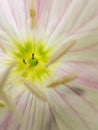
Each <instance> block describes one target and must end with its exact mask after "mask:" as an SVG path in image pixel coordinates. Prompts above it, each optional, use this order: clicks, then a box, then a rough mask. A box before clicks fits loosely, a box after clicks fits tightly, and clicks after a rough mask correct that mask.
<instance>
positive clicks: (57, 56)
mask: <svg viewBox="0 0 98 130" xmlns="http://www.w3.org/2000/svg"><path fill="white" fill-rule="evenodd" d="M75 43H76V41H69V42H68V43H66V44H65V45H63V46H62V48H60V49H59V50H58V51H57V52H56V53H55V54H54V55H53V56H52V57H51V58H50V60H49V61H48V62H47V64H46V67H48V66H49V65H51V64H53V63H54V62H55V61H57V60H59V59H60V58H61V57H62V56H64V55H65V54H66V53H67V52H68V51H69V50H70V49H71V48H72V47H73V46H74V45H75Z"/></svg>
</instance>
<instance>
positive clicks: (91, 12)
mask: <svg viewBox="0 0 98 130" xmlns="http://www.w3.org/2000/svg"><path fill="white" fill-rule="evenodd" d="M27 34H29V35H30V36H32V35H35V36H36V37H37V38H40V37H43V38H45V40H46V41H47V42H46V47H47V48H48V47H50V46H51V45H54V46H55V49H53V51H52V52H51V56H50V57H51V58H53V57H54V56H55V55H56V56H59V53H61V52H62V49H63V48H64V47H65V45H66V44H67V43H68V42H69V43H70V41H76V43H75V45H74V46H73V47H72V48H70V50H68V52H67V53H63V56H62V58H60V59H59V58H58V60H57V61H56V63H57V66H56V67H55V65H54V66H52V63H51V64H50V65H51V66H52V68H54V75H52V76H49V78H48V79H45V83H44V85H46V87H47V84H49V83H51V82H53V81H55V80H56V79H59V78H60V77H62V76H65V75H69V74H71V73H72V74H76V75H77V78H76V79H75V80H73V81H72V82H68V83H64V82H63V83H62V84H58V85H57V87H55V88H52V87H50V88H46V97H47V101H46V102H44V101H42V100H40V99H39V98H38V97H37V96H36V95H34V93H32V92H31V91H30V90H29V89H28V88H26V87H24V84H22V83H21V84H20V82H18V83H17V81H16V77H14V76H12V74H11V75H9V76H8V81H9V82H10V83H9V82H8V83H7V84H6V85H5V88H4V90H5V92H6V93H9V94H10V96H11V97H12V99H13V105H15V107H16V108H15V109H17V111H18V112H19V113H21V115H22V116H23V119H24V121H23V122H22V123H20V122H19V121H18V119H17V118H16V117H15V115H14V114H13V113H12V112H9V109H8V108H7V107H5V106H4V105H3V104H2V102H1V107H0V130H13V129H14V130H98V100H97V99H98V1H97V0H29V1H27V0H3V1H2V2H1V3H0V41H1V42H0V47H1V49H0V83H1V82H2V75H3V74H4V73H5V71H6V70H7V68H8V64H7V62H9V52H8V51H9V50H10V48H11V49H13V50H14V51H15V49H16V48H15V47H14V46H13V39H18V40H19V41H22V42H23V40H24V38H25V36H26V35H27ZM22 42H21V43H20V44H22ZM13 77H14V80H13ZM19 78H20V77H19ZM19 80H20V79H19ZM0 87H2V86H1V84H0ZM5 105H6V102H5Z"/></svg>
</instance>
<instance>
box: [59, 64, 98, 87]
mask: <svg viewBox="0 0 98 130" xmlns="http://www.w3.org/2000/svg"><path fill="white" fill-rule="evenodd" d="M93 66H94V67H92V66H91V65H89V66H88V65H81V66H80V65H77V64H72V63H71V64H70V63H69V64H68V63H67V62H66V65H64V67H62V68H63V69H61V70H60V72H61V73H66V74H68V73H71V72H74V73H76V75H77V76H78V78H77V80H76V83H78V84H80V85H85V86H86V87H90V88H96V89H97V88H98V81H97V76H98V74H97V73H96V70H97V68H98V67H97V66H96V65H93Z"/></svg>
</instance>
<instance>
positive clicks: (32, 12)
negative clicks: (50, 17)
mask: <svg viewBox="0 0 98 130" xmlns="http://www.w3.org/2000/svg"><path fill="white" fill-rule="evenodd" d="M29 6H30V9H29V11H30V26H31V28H34V27H35V26H36V0H33V1H32V0H29Z"/></svg>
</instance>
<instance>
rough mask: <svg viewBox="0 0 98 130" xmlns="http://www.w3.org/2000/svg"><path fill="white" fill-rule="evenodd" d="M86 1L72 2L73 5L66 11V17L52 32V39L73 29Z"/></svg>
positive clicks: (76, 0) (75, 0)
mask: <svg viewBox="0 0 98 130" xmlns="http://www.w3.org/2000/svg"><path fill="white" fill-rule="evenodd" d="M85 3H86V1H85V0H82V1H78V0H74V1H72V2H71V5H70V7H69V8H68V10H67V12H66V13H65V15H64V17H63V18H62V19H61V20H60V23H59V25H58V26H57V28H56V31H55V32H54V33H52V37H51V39H52V38H53V39H54V38H57V37H58V36H59V35H60V33H61V32H62V34H65V35H66V34H67V33H68V32H69V31H70V30H71V29H72V27H73V25H74V24H75V22H76V19H77V16H79V14H80V13H79V12H81V11H82V9H83V7H84V5H85ZM76 7H77V8H76ZM73 12H74V15H73ZM63 30H64V31H63Z"/></svg>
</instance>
